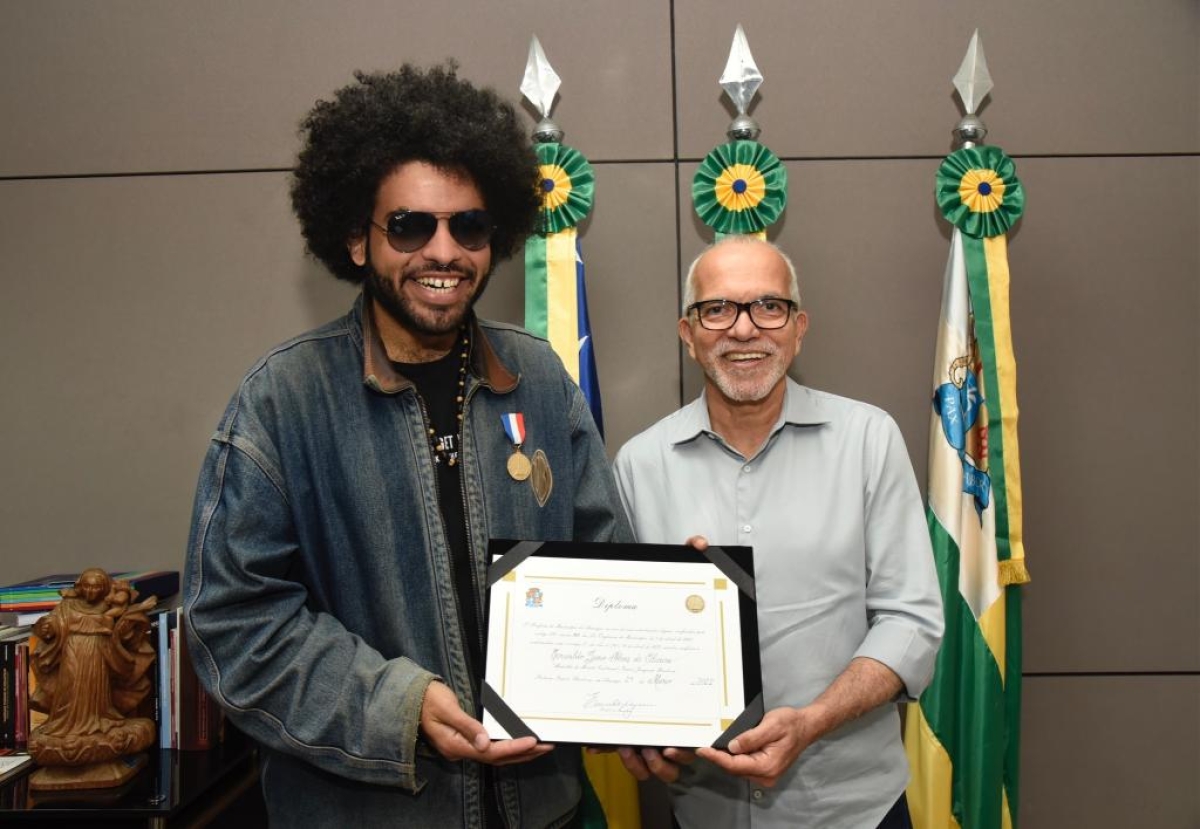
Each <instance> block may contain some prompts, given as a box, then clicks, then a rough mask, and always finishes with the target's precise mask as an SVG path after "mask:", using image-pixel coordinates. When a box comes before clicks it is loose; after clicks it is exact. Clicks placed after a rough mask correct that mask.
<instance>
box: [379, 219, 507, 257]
mask: <svg viewBox="0 0 1200 829" xmlns="http://www.w3.org/2000/svg"><path fill="white" fill-rule="evenodd" d="M442 219H445V220H446V226H447V227H448V228H450V236H451V237H452V238H453V239H454V241H455V242H457V243H458V244H459V245H461V246H462V247H464V248H466V249H467V250H483V249H484V248H486V247H487V246H488V242H490V241H491V240H492V232H493V231H494V230H495V229H496V226H495V225H494V224H492V217H491V214H489V213H488V212H487V211H486V210H464V211H462V212H461V213H426V212H424V211H422V210H401V211H398V212H396V213H392V214H391V215H390V216H388V217H387V225H386V226H385V225H381V224H379V223H378V222H376V221H375V220H374V219H372V220H371V224H373V225H375V227H377V228H379V229H380V230H382V231H383V232H384V233H385V234H387V240H388V244H389V245H391V246H392V249H393V250H396V251H399V252H400V253H413V252H414V251H418V250H420V249H421V248H423V247H425V246H426V245H427V244H429V240H430V239H432V238H433V235H434V234H435V233H437V226H438V222H439V221H441V220H442Z"/></svg>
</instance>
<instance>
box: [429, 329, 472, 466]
mask: <svg viewBox="0 0 1200 829" xmlns="http://www.w3.org/2000/svg"><path fill="white" fill-rule="evenodd" d="M459 333H460V334H462V340H461V343H462V352H461V353H459V355H458V357H459V361H458V391H457V392H456V393H455V396H454V404H455V407H456V408H457V413H456V414H455V422H456V424H457V426H458V435H459V441H458V442H459V443H460V444H461V443H462V426H463V406H464V404H465V401H466V386H467V359H468V356H469V355H470V353H471V335H470V334H469V333H468V331H467V328H466V326H463V327H462V328H460V329H459ZM429 444H430V446H432V447H433V455H434V457H435V458H436V459H437V462H438V463H439V464H442V463H444V464H446V465H447V466H454V465H455V464H457V463H458V458H457V457H456V456H452V455H451V454H450V447H449V446H447V445H446V442H445V441H444V440H442V439H441V438H439V437H438V436H437V430H436V429H434V428H433V427H430V429H429Z"/></svg>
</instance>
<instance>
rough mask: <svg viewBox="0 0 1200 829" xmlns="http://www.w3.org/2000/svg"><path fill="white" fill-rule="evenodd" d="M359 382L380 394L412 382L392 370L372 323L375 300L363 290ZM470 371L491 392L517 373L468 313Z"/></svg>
mask: <svg viewBox="0 0 1200 829" xmlns="http://www.w3.org/2000/svg"><path fill="white" fill-rule="evenodd" d="M361 307H362V334H363V383H364V384H366V385H367V386H368V387H369V388H372V389H374V390H375V391H378V392H383V393H384V394H396V393H397V392H399V391H403V390H404V389H407V388H410V387H411V386H412V385H413V382H412V381H411V380H409V379H408V378H407V377H405V376H404V375H403V374H401V373H400V372H398V371H396V364H395V363H393V362H392V361H391V360H389V359H388V356H387V350H386V349H385V348H384V346H383V339H382V338H381V337H380V336H379V329H378V327H377V326H376V325H375V302H374V300H372V299H371V297H370V296H369V295H368V294H366V293H364V294H363V298H362V306H361ZM470 326H471V356H470V361H471V373H472V374H474V375H475V376H476V377H478V378H479V380H480V381H481V382H482V383H483V384H484V385H485V386H488V387H489V388H491V389H492V390H493V391H495V392H498V393H500V394H505V393H507V392H510V391H512V390H513V389H515V388H516V387H517V379H518V377H517V375H515V374H513V373H512V372H511V371H509V370H508V368H507V367H506V366H505V365H504V363H502V362H501V361H500V357H499V355H497V354H496V350H495V349H494V348H492V344H491V342H489V341H488V338H487V335H486V334H485V333H484V330H483V328H482V327H481V326H480V325H479V320H478V319H477V318H476V317H475V315H474V314H473V313H472V314H471V322H470Z"/></svg>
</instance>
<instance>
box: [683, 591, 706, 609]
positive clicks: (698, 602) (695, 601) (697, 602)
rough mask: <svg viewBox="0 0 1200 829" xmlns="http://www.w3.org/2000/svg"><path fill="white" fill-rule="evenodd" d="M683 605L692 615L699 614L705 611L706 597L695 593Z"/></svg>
mask: <svg viewBox="0 0 1200 829" xmlns="http://www.w3.org/2000/svg"><path fill="white" fill-rule="evenodd" d="M683 604H684V607H686V608H687V609H688V610H690V611H691V612H692V613H699V612H700V611H701V610H703V609H704V597H703V596H697V595H696V594H695V593H693V594H692V595H690V596H688V597H687V601H685V602H684V603H683Z"/></svg>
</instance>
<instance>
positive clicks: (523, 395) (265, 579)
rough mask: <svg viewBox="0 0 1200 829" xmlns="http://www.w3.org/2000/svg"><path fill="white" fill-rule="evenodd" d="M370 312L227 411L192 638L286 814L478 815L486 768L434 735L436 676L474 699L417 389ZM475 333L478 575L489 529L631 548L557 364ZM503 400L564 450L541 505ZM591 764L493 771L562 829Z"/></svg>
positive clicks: (329, 817)
mask: <svg viewBox="0 0 1200 829" xmlns="http://www.w3.org/2000/svg"><path fill="white" fill-rule="evenodd" d="M367 305H368V303H365V302H364V300H363V298H362V297H360V298H359V300H358V301H357V302H356V303H355V306H354V308H353V309H351V311H350V312H349V314H347V315H346V316H345V317H344V318H342V319H340V320H336V321H334V322H332V323H330V324H328V325H325V326H323V327H321V328H318V329H316V330H314V331H311V332H309V333H307V334H304V335H302V336H300V337H297V338H296V339H293V340H291V341H290V342H287V343H284V344H283V345H281V346H279V347H277V348H275V349H274V350H272V351H271V352H270V353H269V354H267V355H266V356H265V357H264V358H263V359H262V360H260V361H259V362H258V364H257V365H255V366H254V367H253V368H252V369H251V370H250V372H249V373H248V374H247V375H246V377H245V379H244V380H243V381H242V384H241V386H240V388H239V389H238V392H237V394H236V395H234V397H233V400H232V401H231V402H230V404H229V407H228V408H227V410H226V412H225V415H224V417H223V418H222V420H221V423H220V426H219V427H218V429H217V431H216V433H215V434H214V435H213V438H212V442H211V444H210V446H209V449H208V453H207V456H206V458H205V461H204V465H203V469H202V471H201V474H200V483H199V487H198V490H197V493H196V502H195V511H194V515H193V521H192V529H191V536H190V539H189V542H188V553H187V562H186V567H185V574H184V577H185V594H184V613H185V616H186V627H187V632H188V635H189V636H190V637H191V638H190V640H189V641H190V643H191V645H192V649H193V658H194V660H195V662H196V667H197V672H198V674H199V676H200V678H201V681H202V682H203V683H204V685H205V686H206V687H207V689H208V690H209V692H210V693H211V694H212V695H213V697H214V698H215V699H216V700H217V701H218V702H220V704H221V705H222V706H223V707H224V708H225V709H226V711H227V713H228V715H229V718H230V720H231V721H232V722H233V723H234V724H235V725H237V726H238V727H239V728H240V729H242V730H243V731H245V732H246V733H247V734H249V735H250V736H252V737H253V738H254V739H256V740H257V741H259V742H260V743H261V744H262V746H263V764H262V767H263V772H262V773H263V790H264V794H265V796H266V800H267V805H268V810H269V812H270V816H271V821H272V825H273V826H277V825H283V826H291V825H304V826H363V827H374V826H385V825H386V826H397V825H403V826H406V827H437V829H448V827H453V826H466V827H476V826H480V825H481V823H482V817H481V816H480V814H481V808H482V807H481V803H480V774H481V769H480V767H479V766H478V765H477V764H475V763H470V762H450V761H447V760H445V759H443V758H442V757H441V756H440V755H438V754H437V753H436V752H434V751H433V750H432V749H430V748H428V747H426V746H425V744H424V743H423V741H419V740H418V725H419V720H420V711H421V703H422V699H423V696H424V693H425V689H426V687H427V686H428V684H429V682H430V681H432V680H433V679H435V678H438V679H441V680H442V681H444V682H445V683H446V684H447V685H448V686H449V687H450V688H452V689H454V691H455V692H456V693H457V695H458V697H459V701H460V704H461V705H462V706H463V708H464V710H466V711H467V712H468V713H471V714H472V715H473V716H476V717H478V716H479V710H478V707H477V703H476V700H474V699H473V698H472V690H471V688H472V683H471V681H470V677H469V676H468V668H467V661H466V653H467V646H466V644H465V643H464V640H463V632H462V631H461V630H460V628H459V624H458V619H459V618H460V615H459V613H458V612H457V605H456V602H458V601H459V600H460V597H459V596H457V595H456V592H455V588H454V578H453V575H452V566H451V561H450V555H449V552H448V549H447V544H446V539H445V534H444V530H443V525H442V521H441V514H440V511H439V508H438V496H437V483H436V480H435V477H436V476H435V471H434V466H433V457H432V452H431V449H430V445H429V440H428V438H427V436H426V428H427V427H426V422H425V417H424V414H423V410H422V406H421V402H420V400H419V399H418V397H417V395H416V393H415V391H414V390H413V387H412V384H411V383H410V382H409V381H407V380H406V379H405V378H404V377H402V376H400V375H399V374H397V373H396V372H395V371H394V369H393V366H392V364H391V363H390V362H389V361H388V360H387V358H386V355H385V352H384V351H383V348H382V343H381V342H380V340H379V336H378V333H377V332H376V331H375V330H374V328H373V326H372V324H371V315H370V313H368V312H366V308H367ZM474 325H475V332H474V336H473V337H472V343H473V346H472V354H471V367H472V371H471V372H470V374H469V377H468V382H467V392H466V403H465V409H464V425H463V436H462V447H461V451H460V462H461V464H462V466H461V475H462V485H463V495H464V502H465V503H464V506H465V513H466V516H467V525H468V526H467V532H468V537H469V541H470V548H471V553H472V555H473V557H474V559H475V573H476V577H477V579H478V583H479V584H484V583H485V582H484V568H485V554H486V549H487V542H488V539H489V538H514V539H531V540H546V541H550V540H572V539H573V540H580V541H610V540H628V539H630V538H631V533H630V531H629V527H628V523H627V521H626V519H625V515H624V512H623V510H622V507H621V505H620V501H619V499H618V497H617V494H616V489H615V485H614V482H613V478H612V475H611V474H610V472H609V467H608V464H607V461H606V458H605V455H604V447H603V445H602V442H601V439H600V437H599V435H598V433H597V431H596V427H595V425H594V423H593V422H592V418H591V416H590V414H589V412H588V408H587V404H586V402H585V400H584V398H583V395H582V394H581V392H580V391H579V388H578V386H576V385H575V383H574V382H573V381H572V380H571V378H570V376H569V375H568V374H567V373H566V371H565V370H564V369H563V367H562V364H561V362H560V361H559V360H558V358H557V357H556V356H555V355H554V353H553V352H552V351H551V350H550V348H549V346H548V345H547V344H546V343H545V342H544V341H542V340H540V339H538V338H536V337H534V336H533V335H531V334H529V333H528V332H526V331H523V330H521V329H519V328H516V327H513V326H508V325H503V324H499V323H493V322H487V321H482V320H479V321H476V322H475V323H474ZM506 412H521V413H523V414H524V420H525V426H526V440H525V444H524V446H523V451H524V452H525V453H526V455H527V456H529V457H531V458H532V457H533V456H534V453H536V452H538V451H539V450H540V451H541V452H544V453H545V455H546V458H547V459H548V460H549V464H550V468H551V472H552V476H553V485H552V487H551V489H550V492H549V495H548V497H547V498H546V499H545V503H544V504H540V503H539V500H538V498H537V496H536V494H535V491H534V488H533V486H532V485H531V482H530V481H529V480H526V481H523V482H519V481H516V480H513V478H511V477H510V476H509V475H508V474H507V471H506V466H505V465H506V462H507V460H508V458H509V456H510V455H511V454H512V452H513V447H512V443H511V442H510V441H509V439H508V437H507V436H506V435H505V432H504V429H503V425H502V422H501V415H502V414H504V413H506ZM470 598H471V600H476V599H477V598H478V597H470ZM477 608H478V611H479V618H480V619H483V618H484V617H483V608H482V606H481V605H478V606H477ZM579 765H580V758H579V750H578V749H576V748H574V747H570V746H564V747H562V748H559V749H557V750H555V751H553V752H551V753H550V754H548V755H546V756H544V757H541V758H538V759H537V760H534V761H531V762H529V763H525V764H517V765H511V766H504V767H500V768H498V769H496V780H497V787H498V790H499V792H500V798H501V801H502V807H503V811H504V812H505V814H506V817H507V820H508V822H509V824H510V825H511V826H521V827H543V826H559V825H562V824H563V823H565V822H567V821H568V820H569V819H570V817H571V815H572V814H573V812H574V810H575V808H576V805H577V803H578V800H579V796H580V790H579V778H578V775H579Z"/></svg>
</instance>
